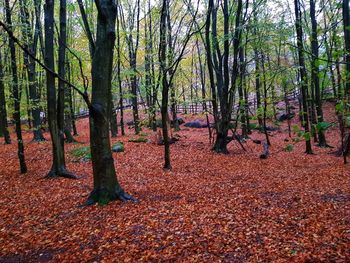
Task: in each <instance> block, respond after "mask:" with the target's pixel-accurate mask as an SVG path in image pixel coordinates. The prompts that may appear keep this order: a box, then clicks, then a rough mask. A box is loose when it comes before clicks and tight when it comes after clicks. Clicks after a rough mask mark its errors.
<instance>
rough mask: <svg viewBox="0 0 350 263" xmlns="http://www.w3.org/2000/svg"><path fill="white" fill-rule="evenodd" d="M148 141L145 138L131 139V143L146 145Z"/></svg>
mask: <svg viewBox="0 0 350 263" xmlns="http://www.w3.org/2000/svg"><path fill="white" fill-rule="evenodd" d="M147 141H148V139H147V138H145V137H138V138H130V139H129V142H136V143H145V142H147Z"/></svg>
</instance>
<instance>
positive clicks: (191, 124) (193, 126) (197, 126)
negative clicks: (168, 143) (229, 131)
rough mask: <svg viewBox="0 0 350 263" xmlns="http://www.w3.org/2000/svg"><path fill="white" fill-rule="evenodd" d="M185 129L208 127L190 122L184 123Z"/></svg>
mask: <svg viewBox="0 0 350 263" xmlns="http://www.w3.org/2000/svg"><path fill="white" fill-rule="evenodd" d="M184 126H185V127H188V128H199V129H200V128H207V127H208V125H207V124H205V123H201V122H199V121H190V122H187V123H185V125H184Z"/></svg>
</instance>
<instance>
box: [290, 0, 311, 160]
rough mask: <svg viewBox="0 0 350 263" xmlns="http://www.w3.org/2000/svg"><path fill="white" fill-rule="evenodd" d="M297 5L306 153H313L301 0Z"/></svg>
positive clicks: (296, 23) (296, 0)
mask: <svg viewBox="0 0 350 263" xmlns="http://www.w3.org/2000/svg"><path fill="white" fill-rule="evenodd" d="M294 7H295V16H296V20H295V28H296V32H297V45H298V57H299V71H300V81H301V93H302V114H301V115H302V120H303V121H302V122H303V126H304V130H305V134H306V136H305V143H306V153H307V154H312V148H311V138H310V137H311V135H310V128H309V114H308V107H307V106H308V105H307V74H306V67H305V59H304V47H303V30H302V24H301V11H300V3H299V0H294Z"/></svg>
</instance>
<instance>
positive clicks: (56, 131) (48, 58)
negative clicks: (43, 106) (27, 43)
mask: <svg viewBox="0 0 350 263" xmlns="http://www.w3.org/2000/svg"><path fill="white" fill-rule="evenodd" d="M44 11H45V20H44V22H45V65H46V67H47V68H48V69H50V70H51V71H52V72H54V64H55V63H54V41H53V40H54V0H45V8H44ZM60 55H62V54H60ZM60 57H61V56H60ZM60 59H62V58H60ZM59 72H60V74H59V76H61V77H62V68H61V67H60V68H59ZM61 85H62V84H61ZM60 89H62V86H60ZM62 92H63V91H62ZM46 96H47V113H48V124H49V130H50V135H51V141H52V167H51V169H50V171H49V173H48V175H47V177H58V176H61V177H66V178H76V177H75V176H74V175H73V174H72V173H70V172H68V171H67V169H66V164H65V159H64V147H63V143H64V134H63V131H62V125H63V120H62V119H61V118H58V117H59V115H58V111H60V109H58V110H57V105H59V104H57V100H56V89H55V76H54V74H52V73H51V72H50V71H49V70H47V71H46ZM60 96H61V94H60ZM60 99H61V98H60Z"/></svg>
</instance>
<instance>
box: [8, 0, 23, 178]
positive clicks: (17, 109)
mask: <svg viewBox="0 0 350 263" xmlns="http://www.w3.org/2000/svg"><path fill="white" fill-rule="evenodd" d="M5 12H6V22H7V25H8V27H9V29H10V30H11V31H12V16H11V10H10V3H9V0H5ZM9 47H10V53H11V69H12V96H13V99H14V112H13V119H14V121H15V129H16V136H17V147H18V151H17V155H18V159H19V164H20V172H21V173H22V174H23V173H26V172H27V165H26V162H25V158H24V145H23V139H22V129H21V104H20V102H21V91H20V90H19V88H18V87H19V86H18V74H17V65H16V49H15V43H14V41H13V39H12V38H11V37H9Z"/></svg>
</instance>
